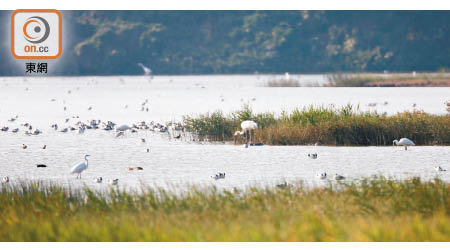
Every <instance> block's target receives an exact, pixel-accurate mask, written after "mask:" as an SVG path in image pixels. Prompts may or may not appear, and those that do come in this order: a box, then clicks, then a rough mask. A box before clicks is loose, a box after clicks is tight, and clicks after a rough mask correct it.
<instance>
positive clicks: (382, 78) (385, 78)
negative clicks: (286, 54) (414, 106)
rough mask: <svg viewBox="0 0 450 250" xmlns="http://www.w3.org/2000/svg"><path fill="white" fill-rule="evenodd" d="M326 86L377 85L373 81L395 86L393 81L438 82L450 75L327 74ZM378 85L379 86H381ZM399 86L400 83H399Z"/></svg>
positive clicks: (412, 82)
mask: <svg viewBox="0 0 450 250" xmlns="http://www.w3.org/2000/svg"><path fill="white" fill-rule="evenodd" d="M327 79H328V85H327V86H328V87H368V86H377V85H376V84H375V85H372V84H373V83H380V84H381V85H382V83H393V85H392V84H390V85H389V86H396V85H395V83H402V82H411V84H412V85H408V86H413V85H414V83H417V82H419V81H420V82H425V83H427V84H433V83H438V82H441V81H449V80H450V75H449V74H447V73H433V74H417V75H412V74H389V75H379V74H330V75H327ZM381 85H380V86H381ZM399 86H401V85H399Z"/></svg>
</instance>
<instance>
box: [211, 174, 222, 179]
mask: <svg viewBox="0 0 450 250" xmlns="http://www.w3.org/2000/svg"><path fill="white" fill-rule="evenodd" d="M211 178H213V179H214V180H218V179H225V173H217V174H215V175H212V176H211Z"/></svg>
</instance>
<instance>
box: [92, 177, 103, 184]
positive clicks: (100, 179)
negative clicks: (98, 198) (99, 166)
mask: <svg viewBox="0 0 450 250" xmlns="http://www.w3.org/2000/svg"><path fill="white" fill-rule="evenodd" d="M93 181H94V182H95V183H102V181H103V178H102V177H95V178H94V179H93Z"/></svg>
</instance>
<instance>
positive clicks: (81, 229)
mask: <svg viewBox="0 0 450 250" xmlns="http://www.w3.org/2000/svg"><path fill="white" fill-rule="evenodd" d="M449 209H450V184H448V183H445V182H442V181H441V180H439V179H435V180H433V181H421V180H420V179H418V178H414V179H410V180H402V181H395V180H389V179H386V178H383V177H376V176H375V177H371V178H368V179H363V180H359V181H354V182H351V183H332V182H330V183H329V184H328V186H326V187H317V188H311V187H309V188H307V187H304V186H302V185H301V182H299V183H294V185H287V186H286V187H285V188H282V189H280V188H277V187H267V188H249V189H247V190H237V189H234V190H220V191H219V190H218V189H217V188H215V187H203V188H195V187H193V188H191V189H189V190H188V191H185V192H183V193H174V192H170V191H165V190H163V189H154V188H149V187H147V188H143V190H141V191H139V192H133V191H123V190H120V189H110V190H108V191H103V192H100V191H94V190H90V189H88V188H83V189H70V188H65V187H61V186H58V185H57V184H48V183H47V184H45V183H39V182H26V181H22V182H19V183H12V184H8V185H2V186H1V187H0V228H2V230H0V240H1V241H449V240H450V210H449Z"/></svg>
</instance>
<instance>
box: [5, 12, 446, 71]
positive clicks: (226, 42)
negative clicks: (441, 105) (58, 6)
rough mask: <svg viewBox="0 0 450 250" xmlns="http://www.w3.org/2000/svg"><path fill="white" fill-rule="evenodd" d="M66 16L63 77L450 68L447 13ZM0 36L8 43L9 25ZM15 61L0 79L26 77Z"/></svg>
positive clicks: (8, 63) (96, 14)
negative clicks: (146, 72) (149, 72)
mask: <svg viewBox="0 0 450 250" xmlns="http://www.w3.org/2000/svg"><path fill="white" fill-rule="evenodd" d="M9 14H10V12H8V11H2V12H0V17H1V18H2V20H8V18H9ZM63 17H64V22H65V23H66V25H65V27H66V29H67V30H65V32H66V34H65V36H64V37H65V38H66V39H68V41H65V44H66V45H65V48H64V52H63V57H62V59H60V62H61V63H62V64H63V65H64V67H58V69H57V72H56V74H61V75H78V74H81V75H111V74H127V75H134V74H142V70H141V68H139V67H138V66H137V63H139V62H140V63H143V64H144V65H146V66H148V67H149V68H151V69H152V71H153V72H154V73H155V74H238V73H255V72H259V73H282V72H297V73H321V72H380V71H384V70H388V71H413V70H415V71H437V70H446V69H448V68H449V67H450V43H449V41H450V12H449V11H63ZM0 32H1V34H9V33H8V32H9V26H8V25H3V26H2V27H0ZM0 42H1V43H0V56H1V57H2V58H11V53H10V50H9V43H10V41H9V38H8V39H2V40H1V41H0ZM12 60H13V59H8V60H1V61H0V64H1V67H0V74H1V75H14V74H22V73H20V72H21V71H20V69H17V66H16V65H12V64H11V61H12ZM50 70H51V69H50Z"/></svg>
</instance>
